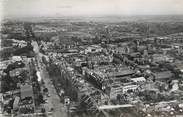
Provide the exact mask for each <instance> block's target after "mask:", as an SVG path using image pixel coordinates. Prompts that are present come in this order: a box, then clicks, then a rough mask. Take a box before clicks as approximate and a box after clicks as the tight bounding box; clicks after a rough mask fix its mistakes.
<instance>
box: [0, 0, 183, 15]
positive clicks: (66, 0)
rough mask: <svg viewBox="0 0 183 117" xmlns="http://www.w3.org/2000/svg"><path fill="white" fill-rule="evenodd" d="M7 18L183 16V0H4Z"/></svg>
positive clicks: (4, 11) (3, 8)
mask: <svg viewBox="0 0 183 117" xmlns="http://www.w3.org/2000/svg"><path fill="white" fill-rule="evenodd" d="M1 1H2V3H1V6H2V11H1V14H2V16H4V17H38V16H54V17H55V16H58V17H59V16H95V15H96V16H100V15H169V14H170V15H174V14H175V15H178V14H179V15H180V14H181V15H183V0H1Z"/></svg>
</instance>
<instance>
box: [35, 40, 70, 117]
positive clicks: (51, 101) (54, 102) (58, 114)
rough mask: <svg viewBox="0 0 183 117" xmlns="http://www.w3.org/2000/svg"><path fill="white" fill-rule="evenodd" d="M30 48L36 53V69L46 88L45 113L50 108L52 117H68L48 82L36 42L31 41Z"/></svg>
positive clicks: (53, 88) (54, 90)
mask: <svg viewBox="0 0 183 117" xmlns="http://www.w3.org/2000/svg"><path fill="white" fill-rule="evenodd" d="M32 46H33V47H34V52H35V53H36V59H37V62H38V63H37V64H38V69H37V70H39V72H40V75H41V78H43V80H44V82H45V86H46V87H47V88H48V92H49V95H50V97H48V103H47V104H46V105H45V106H46V111H49V110H50V109H51V108H53V109H54V111H53V114H52V117H68V115H67V112H66V108H65V106H64V105H63V104H62V103H60V98H59V96H58V95H57V92H56V89H55V87H54V86H53V84H52V83H51V81H50V78H49V75H48V73H47V71H46V68H45V66H44V64H43V63H42V60H41V58H42V56H43V55H42V54H41V53H40V52H39V46H38V44H37V42H35V41H33V42H32Z"/></svg>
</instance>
